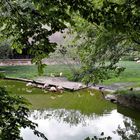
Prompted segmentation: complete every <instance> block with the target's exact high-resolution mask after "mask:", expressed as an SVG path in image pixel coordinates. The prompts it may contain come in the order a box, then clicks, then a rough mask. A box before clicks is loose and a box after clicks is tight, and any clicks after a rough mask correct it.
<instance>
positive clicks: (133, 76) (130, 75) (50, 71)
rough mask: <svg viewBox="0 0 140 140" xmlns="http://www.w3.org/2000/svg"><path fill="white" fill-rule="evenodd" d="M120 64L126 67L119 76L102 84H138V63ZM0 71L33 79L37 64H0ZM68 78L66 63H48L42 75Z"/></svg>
mask: <svg viewBox="0 0 140 140" xmlns="http://www.w3.org/2000/svg"><path fill="white" fill-rule="evenodd" d="M119 65H120V66H123V67H125V68H126V70H125V71H124V72H122V73H121V75H120V76H119V77H114V78H112V79H110V80H106V81H104V83H102V84H106V85H110V84H112V83H127V82H130V83H132V84H133V86H140V64H138V63H136V62H134V61H121V62H120V63H119ZM0 71H3V73H5V74H6V76H8V77H14V78H17V77H18V78H27V79H33V78H34V77H37V76H38V71H37V66H34V65H32V66H1V67H0ZM61 72H62V73H63V76H65V77H67V78H69V77H71V76H72V71H71V70H70V68H69V67H68V66H67V65H48V66H47V67H46V68H45V72H44V76H51V75H59V74H60V73H61Z"/></svg>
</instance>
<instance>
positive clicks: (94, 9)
mask: <svg viewBox="0 0 140 140" xmlns="http://www.w3.org/2000/svg"><path fill="white" fill-rule="evenodd" d="M0 6H1V9H0V10H1V16H0V18H1V21H3V22H1V27H2V28H1V34H0V35H1V37H8V38H10V39H12V40H13V42H12V46H13V48H16V49H17V51H18V52H20V53H21V52H22V49H23V48H26V49H27V50H28V53H29V54H31V55H33V56H34V59H33V62H35V63H36V64H38V69H39V70H40V72H42V71H41V70H42V68H43V67H44V66H43V65H42V63H41V59H43V58H44V57H46V56H48V54H49V53H50V52H54V50H55V46H56V44H55V43H51V42H50V40H49V37H50V36H51V35H52V34H54V33H55V32H56V31H59V32H63V30H64V29H65V28H67V27H68V25H69V24H71V25H75V21H74V20H73V15H74V14H73V13H75V15H79V16H80V17H82V18H83V19H85V20H86V21H88V22H90V23H91V24H92V25H96V26H100V27H102V28H103V31H100V33H101V34H100V36H97V37H99V38H97V39H98V41H97V42H96V43H94V45H92V46H95V47H93V48H96V49H95V50H97V53H98V52H100V54H103V53H104V51H100V50H102V49H103V50H105V49H106V48H107V49H110V48H109V47H108V46H109V45H106V46H105V45H103V43H102V44H101V43H100V41H102V42H103V40H105V41H107V39H108V38H109V39H110V38H111V37H112V36H113V40H112V41H111V43H116V44H117V45H116V44H115V46H117V47H115V49H116V48H118V44H119V46H121V47H124V44H125V46H126V42H127V43H128V45H131V46H130V47H131V48H132V45H133V46H137V47H135V48H137V49H138V50H139V48H140V47H139V44H140V34H139V31H140V27H139V20H140V16H139V15H140V14H139V8H140V5H139V2H138V0H115V1H113V0H98V1H94V0H86V1H85V0H80V1H79V0H75V1H71V0H56V1H51V0H48V1H46V0H42V1H40V2H38V1H36V0H29V1H27V0H21V1H18V0H10V1H8V0H2V2H1V5H0ZM86 35H87V34H86ZM114 40H115V41H114ZM116 40H117V41H116ZM113 41H114V42H113ZM90 42H91V41H90ZM91 43H92V42H91ZM109 43H110V41H108V44H109ZM96 45H97V46H98V47H96ZM99 45H100V47H99ZM112 47H114V44H113V46H112ZM119 49H120V47H119ZM119 49H118V50H117V51H118V52H119ZM85 50H88V49H85ZM89 50H90V49H89ZM110 50H111V49H110ZM106 52H107V51H106ZM114 52H115V51H114ZM94 54H95V53H94ZM98 54H99V53H98ZM114 56H116V57H114V58H115V59H112V60H114V62H113V63H112V64H113V65H115V64H116V63H117V61H118V60H119V57H120V54H119V55H118V54H117V53H115V54H114ZM116 58H117V59H116ZM95 61H96V59H95ZM97 61H98V59H97ZM86 63H87V66H86V68H83V69H85V70H84V71H85V74H86V75H87V72H88V71H89V69H90V70H92V68H88V65H90V66H92V65H91V63H88V62H86ZM112 67H113V66H112ZM112 67H108V69H112ZM86 69H87V70H86ZM108 69H106V70H104V67H99V68H98V69H97V72H98V74H97V76H96V77H97V78H98V77H99V78H98V79H100V78H102V77H103V76H100V73H101V72H103V73H104V72H105V71H106V73H108V71H107V70H108ZM113 69H114V68H113ZM113 69H112V70H113ZM94 70H95V69H94ZM91 74H93V73H91ZM101 75H102V74H101ZM96 77H95V78H96ZM89 78H90V77H88V79H89ZM97 81H98V80H97Z"/></svg>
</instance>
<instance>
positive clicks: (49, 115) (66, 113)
mask: <svg viewBox="0 0 140 140" xmlns="http://www.w3.org/2000/svg"><path fill="white" fill-rule="evenodd" d="M30 116H31V117H32V118H33V119H34V120H38V119H44V120H45V119H55V120H57V121H58V122H65V123H68V124H70V126H76V125H78V124H82V125H83V126H87V125H88V122H87V121H86V120H87V119H90V120H93V119H96V118H97V117H99V116H98V115H96V114H92V115H89V116H87V115H84V114H81V113H80V111H77V110H65V109H57V110H53V109H49V110H34V111H31V114H30Z"/></svg>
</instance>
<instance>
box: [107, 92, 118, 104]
mask: <svg viewBox="0 0 140 140" xmlns="http://www.w3.org/2000/svg"><path fill="white" fill-rule="evenodd" d="M105 99H106V100H109V101H111V102H113V103H117V97H116V96H115V95H113V94H107V95H106V96H105Z"/></svg>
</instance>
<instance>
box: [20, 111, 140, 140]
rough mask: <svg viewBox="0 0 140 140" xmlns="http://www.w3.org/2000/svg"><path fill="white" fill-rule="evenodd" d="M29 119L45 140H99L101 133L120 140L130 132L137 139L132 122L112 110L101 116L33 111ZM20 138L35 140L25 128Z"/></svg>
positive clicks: (77, 112)
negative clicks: (45, 137) (43, 135)
mask: <svg viewBox="0 0 140 140" xmlns="http://www.w3.org/2000/svg"><path fill="white" fill-rule="evenodd" d="M30 119H31V120H33V121H34V122H36V123H38V124H39V127H38V129H39V130H40V131H41V132H43V133H45V135H46V136H47V138H48V139H49V140H58V139H59V140H84V139H85V138H86V137H93V136H98V137H100V134H101V132H104V134H105V135H104V136H111V137H112V139H113V140H120V139H123V138H124V137H125V135H126V136H129V137H131V138H132V136H133V135H132V134H133V133H136V134H135V138H140V137H139V134H140V133H139V132H140V131H139V129H138V128H137V125H136V124H135V122H134V121H133V120H132V119H130V118H129V117H126V116H124V115H122V114H120V113H118V112H117V110H116V109H115V110H112V111H111V112H110V113H108V114H104V115H102V116H99V115H98V116H97V115H96V114H91V115H89V116H87V115H83V114H81V113H80V112H79V111H75V110H65V109H58V110H51V109H50V110H34V111H32V112H31V114H30ZM134 128H135V129H134ZM126 132H127V133H126ZM22 135H23V137H24V139H25V140H29V139H34V140H39V138H36V137H35V136H34V135H33V134H32V133H31V131H30V130H29V129H25V130H22ZM135 140H137V139H135Z"/></svg>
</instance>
